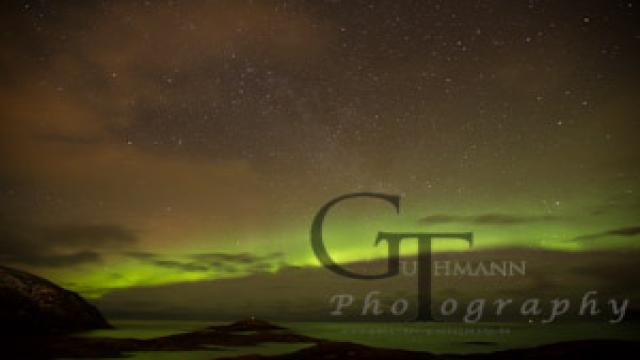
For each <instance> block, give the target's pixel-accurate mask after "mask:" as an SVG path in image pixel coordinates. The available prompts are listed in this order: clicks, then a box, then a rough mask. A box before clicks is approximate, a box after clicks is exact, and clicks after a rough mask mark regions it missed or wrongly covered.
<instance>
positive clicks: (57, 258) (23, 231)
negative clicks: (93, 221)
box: [0, 222, 137, 267]
mask: <svg viewBox="0 0 640 360" xmlns="http://www.w3.org/2000/svg"><path fill="white" fill-rule="evenodd" d="M0 237H1V239H2V241H1V242H0V261H2V262H4V263H15V264H23V265H31V266H44V267H62V266H70V265H77V264H83V263H95V262H98V261H100V260H101V259H102V258H101V255H100V253H99V252H98V251H97V250H105V249H113V248H117V247H119V246H123V245H131V244H132V243H134V242H136V241H137V235H136V234H135V232H134V231H132V230H131V229H128V228H125V227H122V226H118V225H60V226H53V225H47V226H42V225H12V226H9V225H8V224H6V223H5V222H2V223H1V224H0Z"/></svg>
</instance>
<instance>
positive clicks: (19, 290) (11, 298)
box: [0, 266, 111, 335]
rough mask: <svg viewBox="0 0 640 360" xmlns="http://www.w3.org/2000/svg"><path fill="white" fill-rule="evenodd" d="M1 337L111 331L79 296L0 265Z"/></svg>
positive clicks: (101, 317) (100, 316) (96, 312)
mask: <svg viewBox="0 0 640 360" xmlns="http://www.w3.org/2000/svg"><path fill="white" fill-rule="evenodd" d="M0 324H2V326H0V334H2V335H44V334H67V333H71V332H76V331H83V330H90V329H100V328H110V327H111V326H110V325H109V323H108V322H107V321H106V320H105V318H104V317H103V316H102V314H100V312H99V311H98V309H97V308H96V307H94V306H93V305H91V304H89V303H88V302H87V301H85V300H84V299H83V298H82V297H80V295H78V294H76V293H74V292H72V291H69V290H66V289H63V288H61V287H59V286H57V285H55V284H53V283H52V282H50V281H48V280H45V279H43V278H41V277H38V276H35V275H32V274H29V273H27V272H24V271H20V270H16V269H12V268H8V267H4V266H0Z"/></svg>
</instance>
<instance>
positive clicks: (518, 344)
mask: <svg viewBox="0 0 640 360" xmlns="http://www.w3.org/2000/svg"><path fill="white" fill-rule="evenodd" d="M111 323H112V324H113V325H114V326H115V327H116V328H115V329H110V330H96V331H91V332H87V333H85V334H83V336H92V337H114V338H138V339H149V338H154V337H159V336H165V335H171V334H177V333H182V332H189V331H194V330H198V329H202V328H204V327H207V326H211V325H221V324H226V322H203V321H156V320H124V321H112V322H111ZM279 325H282V326H284V327H287V328H289V329H291V330H293V331H294V332H296V333H299V334H303V335H308V336H312V337H317V338H322V339H328V340H339V341H350V342H355V343H360V344H364V345H369V346H376V347H387V348H394V349H406V350H415V351H428V352H431V353H474V352H492V351H497V350H504V349H509V348H523V347H532V346H538V345H542V344H547V343H555V342H560V341H570V340H581V339H595V338H598V339H623V340H640V331H639V330H640V326H639V325H638V324H635V323H621V324H608V323H556V324H546V325H543V324H489V323H481V324H455V323H320V322H315V323H301V322H296V323H279ZM306 346H310V344H281V343H268V344H261V345H260V346H255V347H238V348H231V347H225V348H221V347H213V346H212V349H211V350H208V351H179V352H138V353H130V354H128V355H130V356H131V358H132V359H158V360H164V359H167V360H169V359H171V360H173V359H180V360H201V359H215V358H219V357H233V356H240V355H246V354H261V355H277V354H284V353H288V352H293V351H297V350H299V349H302V348H304V347H306ZM214 348H215V349H214Z"/></svg>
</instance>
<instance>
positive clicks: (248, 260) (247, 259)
mask: <svg viewBox="0 0 640 360" xmlns="http://www.w3.org/2000/svg"><path fill="white" fill-rule="evenodd" d="M283 256H284V254H283V253H280V252H274V253H271V254H268V255H264V256H258V255H254V254H250V253H247V252H243V253H237V254H230V253H206V254H194V255H192V256H191V257H192V258H193V259H195V260H199V261H207V262H216V263H217V262H223V263H224V262H226V263H236V264H256V263H260V262H264V261H269V260H276V259H280V258H282V257H283Z"/></svg>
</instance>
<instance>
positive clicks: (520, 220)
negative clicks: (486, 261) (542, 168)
mask: <svg viewBox="0 0 640 360" xmlns="http://www.w3.org/2000/svg"><path fill="white" fill-rule="evenodd" d="M560 219H561V218H560V217H558V216H552V215H537V216H536V215H532V216H518V215H505V214H483V215H443V214H439V215H430V216H426V217H424V218H422V219H420V222H421V223H422V224H448V223H465V224H475V225H519V224H529V223H540V222H551V221H558V220H560Z"/></svg>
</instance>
